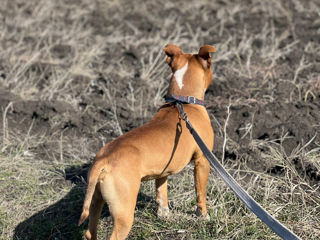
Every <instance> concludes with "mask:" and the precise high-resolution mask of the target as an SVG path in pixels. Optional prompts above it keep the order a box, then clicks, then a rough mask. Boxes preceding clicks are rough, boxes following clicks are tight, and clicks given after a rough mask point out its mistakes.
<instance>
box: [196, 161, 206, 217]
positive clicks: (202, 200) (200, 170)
mask: <svg viewBox="0 0 320 240" xmlns="http://www.w3.org/2000/svg"><path fill="white" fill-rule="evenodd" d="M209 173H210V164H209V162H208V161H207V159H206V158H205V156H203V155H202V156H199V157H198V158H196V159H194V182H195V187H196V195H197V211H196V214H197V215H198V216H202V217H204V218H205V219H207V220H209V219H210V218H209V215H208V213H207V183H208V177H209Z"/></svg>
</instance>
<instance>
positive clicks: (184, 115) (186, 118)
mask: <svg viewBox="0 0 320 240" xmlns="http://www.w3.org/2000/svg"><path fill="white" fill-rule="evenodd" d="M176 105H177V107H178V108H179V111H180V115H181V118H182V120H184V121H188V120H189V119H188V115H187V114H186V113H185V112H184V109H183V103H181V102H179V101H176Z"/></svg>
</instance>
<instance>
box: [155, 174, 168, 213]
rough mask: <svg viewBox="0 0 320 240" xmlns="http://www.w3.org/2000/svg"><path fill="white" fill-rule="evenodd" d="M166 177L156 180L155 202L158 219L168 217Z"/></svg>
mask: <svg viewBox="0 0 320 240" xmlns="http://www.w3.org/2000/svg"><path fill="white" fill-rule="evenodd" d="M167 187H168V177H162V178H158V179H156V191H157V192H156V202H157V203H158V211H157V214H158V216H159V217H168V215H169V207H168V188H167Z"/></svg>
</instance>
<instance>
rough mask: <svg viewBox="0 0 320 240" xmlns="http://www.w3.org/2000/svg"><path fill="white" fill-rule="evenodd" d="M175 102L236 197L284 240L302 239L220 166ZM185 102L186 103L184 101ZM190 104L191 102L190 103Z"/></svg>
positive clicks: (177, 104)
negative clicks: (265, 208)
mask: <svg viewBox="0 0 320 240" xmlns="http://www.w3.org/2000/svg"><path fill="white" fill-rule="evenodd" d="M170 102H174V103H175V104H176V106H177V107H178V109H179V111H180V114H181V117H182V119H183V120H184V121H185V122H186V126H187V128H188V129H189V131H190V133H191V134H192V136H193V138H194V139H195V141H196V143H197V144H198V145H199V147H200V149H201V151H202V152H203V154H204V155H205V156H206V158H207V159H208V161H209V163H210V165H211V166H212V167H213V168H214V169H215V170H216V171H217V173H218V174H219V176H220V177H221V178H222V179H223V181H225V183H226V184H227V185H228V187H229V188H230V189H231V190H232V191H233V192H234V193H235V195H236V196H237V197H238V198H239V199H240V200H241V201H242V202H243V203H244V204H245V205H246V206H247V207H248V208H249V209H250V210H251V211H252V212H253V213H254V214H255V215H256V216H257V217H258V218H260V219H261V221H262V222H264V223H265V224H266V225H267V226H268V227H269V228H271V229H272V230H273V231H274V232H275V233H276V234H277V235H278V236H279V237H281V238H282V239H284V240H297V239H300V238H299V237H298V236H297V235H295V234H294V233H293V232H291V231H290V230H289V229H288V228H286V227H285V226H284V225H282V224H281V223H280V222H279V221H278V220H276V219H275V218H274V217H272V216H271V215H270V214H269V213H268V212H267V211H266V210H264V209H263V208H262V207H261V206H260V205H259V203H257V202H256V201H255V200H254V199H253V198H252V197H251V196H250V195H249V194H248V193H247V192H246V191H245V190H244V189H243V188H242V187H241V186H240V185H239V184H238V183H237V182H236V180H235V179H234V178H233V177H232V176H231V175H230V174H229V173H228V172H227V171H226V170H225V169H224V167H223V166H222V165H221V164H220V162H219V161H218V159H217V157H216V156H215V155H213V154H212V152H211V151H210V150H209V148H208V147H207V145H206V144H205V143H204V142H203V140H202V139H201V137H200V136H199V134H198V133H197V132H196V130H195V129H194V128H193V126H192V125H191V123H190V121H189V118H188V116H187V114H186V113H185V112H184V110H183V102H181V101H179V100H176V101H170ZM184 102H185V101H184ZM188 103H189V102H188ZM300 240H301V239H300Z"/></svg>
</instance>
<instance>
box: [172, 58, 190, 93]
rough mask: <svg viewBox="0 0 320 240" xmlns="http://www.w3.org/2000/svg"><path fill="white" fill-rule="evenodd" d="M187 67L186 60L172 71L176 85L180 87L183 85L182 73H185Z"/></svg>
mask: <svg viewBox="0 0 320 240" xmlns="http://www.w3.org/2000/svg"><path fill="white" fill-rule="evenodd" d="M187 69H188V62H187V63H186V64H185V65H184V66H183V67H182V68H180V69H178V70H177V71H175V72H174V75H173V76H174V78H175V79H176V82H177V84H178V87H179V88H180V89H181V88H182V87H183V75H184V74H185V73H186V71H187Z"/></svg>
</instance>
